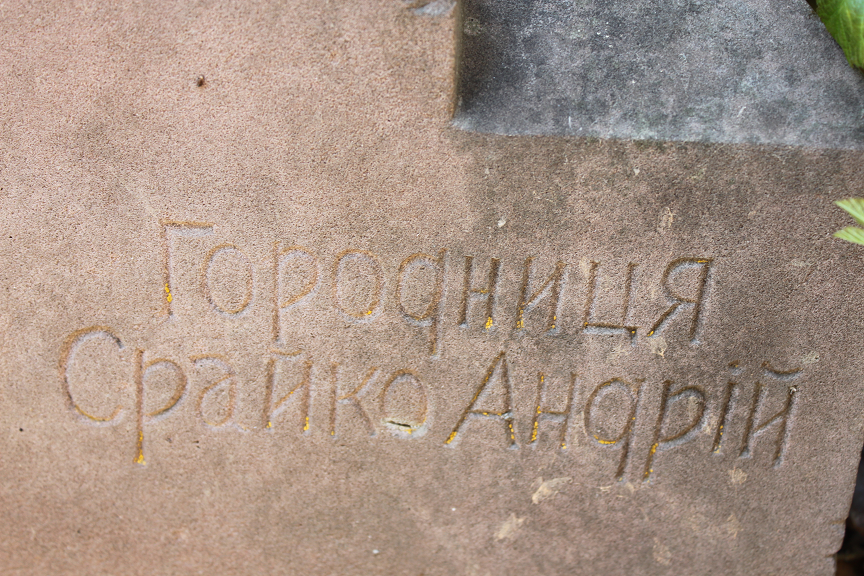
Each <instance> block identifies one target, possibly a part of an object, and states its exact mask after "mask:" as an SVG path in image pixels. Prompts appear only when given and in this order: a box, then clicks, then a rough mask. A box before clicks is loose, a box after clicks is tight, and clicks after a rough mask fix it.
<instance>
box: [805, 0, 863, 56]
mask: <svg viewBox="0 0 864 576" xmlns="http://www.w3.org/2000/svg"><path fill="white" fill-rule="evenodd" d="M816 13H817V14H819V18H820V19H821V20H822V22H823V23H824V24H825V27H826V28H828V32H830V33H831V36H833V37H834V39H835V40H836V41H837V43H838V44H840V47H841V48H843V52H844V53H845V54H846V60H848V61H849V64H851V65H852V66H855V67H857V68H864V0H817V3H816Z"/></svg>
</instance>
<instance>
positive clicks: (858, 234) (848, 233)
mask: <svg viewBox="0 0 864 576" xmlns="http://www.w3.org/2000/svg"><path fill="white" fill-rule="evenodd" d="M834 236H835V237H836V238H840V239H842V240H848V241H849V242H854V243H855V244H864V230H862V229H861V228H855V227H854V226H847V227H846V228H843V229H842V230H838V231H837V232H835V233H834Z"/></svg>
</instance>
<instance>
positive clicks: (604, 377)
mask: <svg viewBox="0 0 864 576" xmlns="http://www.w3.org/2000/svg"><path fill="white" fill-rule="evenodd" d="M412 8H414V7H412V6H408V7H406V6H404V5H403V4H402V3H400V2H386V1H384V0H381V1H369V2H359V3H356V2H355V3H341V2H300V1H291V2H286V3H278V4H277V3H270V2H264V1H258V2H242V3H237V4H236V5H235V4H229V3H225V4H222V3H219V4H214V5H205V4H200V5H179V4H178V5H175V4H169V3H134V2H119V3H111V4H110V5H104V4H99V3H87V2H81V3H66V2H45V3H41V4H36V3H34V4H31V5H23V4H17V3H16V4H5V5H4V6H3V7H2V8H0V30H2V37H3V39H4V41H3V46H4V54H5V57H4V58H2V59H0V91H2V98H0V119H2V123H0V142H2V145H0V154H2V155H0V231H2V234H0V255H2V262H3V266H2V267H0V294H2V295H3V297H2V299H0V322H2V329H0V351H2V354H0V524H2V526H3V527H4V531H3V537H2V538H0V567H2V570H0V572H2V573H3V574H4V575H5V574H10V575H25V574H27V575H29V574H73V575H79V574H80V575H83V574H87V575H94V574H133V575H134V574H142V575H144V574H147V575H151V574H190V573H215V574H228V575H230V574H244V575H245V574H273V573H292V574H294V573H296V574H321V575H324V574H345V575H355V574H356V575H361V574H362V575H368V574H410V575H417V574H425V575H427V576H428V575H435V574H442V575H443V574H448V575H449V574H478V575H482V574H564V573H574V572H578V573H580V574H591V575H610V576H611V575H616V576H624V575H628V576H630V575H637V574H639V575H642V574H644V575H654V574H656V575H660V574H663V575H665V574H680V575H685V574H686V575H688V576H689V575H690V574H692V573H693V567H694V566H699V567H702V569H703V570H704V571H712V572H716V573H723V574H729V575H748V576H749V575H753V574H784V575H807V576H811V575H814V574H816V575H828V574H831V573H832V569H833V560H832V558H831V555H832V553H833V552H834V551H835V550H836V549H837V548H838V547H839V545H840V542H841V538H842V533H843V520H844V518H845V516H846V513H847V511H848V508H849V502H850V498H851V495H852V487H853V484H854V478H855V470H856V467H857V459H858V454H859V453H860V449H861V444H862V422H861V417H860V414H861V412H862V408H864V395H862V383H861V378H860V374H861V373H862V368H864V366H862V360H861V358H862V357H861V354H860V334H861V333H862V329H864V325H862V324H864V323H862V318H861V314H860V310H861V304H862V300H861V298H862V293H861V283H860V282H859V281H858V280H859V279H860V277H861V273H862V260H861V251H860V250H859V249H858V248H856V247H854V246H852V245H848V244H846V243H843V242H840V241H838V240H835V239H833V238H831V236H830V234H831V233H832V232H833V231H834V230H836V229H838V228H840V227H842V226H844V225H846V224H847V218H846V217H845V215H844V214H842V213H841V212H840V211H839V210H838V209H837V208H835V207H834V206H833V205H832V201H833V200H836V199H838V198H844V197H848V196H852V195H855V194H857V193H858V192H859V184H860V182H861V181H862V180H864V162H861V156H860V154H859V153H855V152H848V151H847V152H843V151H814V150H801V149H792V150H790V149H785V148H771V147H756V146H718V145H705V144H680V145H669V144H645V143H626V142H609V141H596V140H595V141H589V140H585V139H581V140H577V139H565V138H557V137H546V138H512V137H502V136H494V135H483V134H475V133H469V132H463V131H461V130H458V129H455V128H453V127H452V126H451V124H450V122H451V118H452V109H451V105H452V95H453V93H454V83H453V73H452V71H453V62H454V47H453V46H454V44H453V36H454V25H455V18H454V16H452V15H450V16H444V17H438V18H430V17H424V16H422V15H417V14H415V13H414V12H413V11H412ZM466 270H467V271H468V273H467V274H466ZM625 308H626V310H625ZM730 382H731V383H733V384H734V385H731V386H730ZM538 405H539V412H538ZM568 407H569V409H568ZM556 412H558V413H561V414H556ZM775 415H778V416H777V418H776V419H773V421H772V418H773V416H775ZM535 423H536V425H535Z"/></svg>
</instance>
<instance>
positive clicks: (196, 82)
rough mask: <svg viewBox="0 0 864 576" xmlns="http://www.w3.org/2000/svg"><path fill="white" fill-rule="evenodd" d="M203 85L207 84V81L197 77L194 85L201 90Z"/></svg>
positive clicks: (202, 77)
mask: <svg viewBox="0 0 864 576" xmlns="http://www.w3.org/2000/svg"><path fill="white" fill-rule="evenodd" d="M205 84H207V79H206V78H204V76H203V75H201V76H198V80H196V81H195V85H196V86H198V87H199V88H203V87H204V85H205Z"/></svg>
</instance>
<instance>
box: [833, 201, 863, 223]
mask: <svg viewBox="0 0 864 576" xmlns="http://www.w3.org/2000/svg"><path fill="white" fill-rule="evenodd" d="M834 204H836V205H837V206H839V207H840V208H842V209H843V210H845V211H846V212H848V213H849V214H851V215H852V217H853V218H854V219H855V221H856V222H858V224H861V225H862V226H864V198H849V199H847V200H839V201H837V202H835V203H834Z"/></svg>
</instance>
